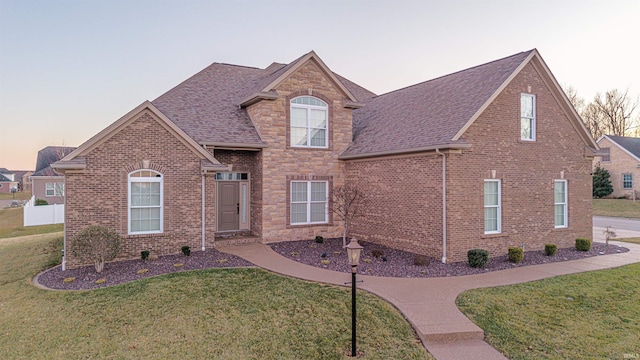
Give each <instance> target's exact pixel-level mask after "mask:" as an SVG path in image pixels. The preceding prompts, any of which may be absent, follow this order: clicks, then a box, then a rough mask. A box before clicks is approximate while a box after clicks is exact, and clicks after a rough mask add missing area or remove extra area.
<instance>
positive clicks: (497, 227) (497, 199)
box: [484, 180, 502, 234]
mask: <svg viewBox="0 0 640 360" xmlns="http://www.w3.org/2000/svg"><path fill="white" fill-rule="evenodd" d="M501 196H502V194H501V193H500V180H485V181H484V233H485V234H499V233H500V232H501V231H502V230H501V226H502V224H501V217H502V209H501V203H502V199H501Z"/></svg>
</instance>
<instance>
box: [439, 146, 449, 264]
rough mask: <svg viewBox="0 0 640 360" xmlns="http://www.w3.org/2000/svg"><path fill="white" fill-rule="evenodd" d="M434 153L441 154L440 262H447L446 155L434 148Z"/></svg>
mask: <svg viewBox="0 0 640 360" xmlns="http://www.w3.org/2000/svg"><path fill="white" fill-rule="evenodd" d="M436 154H438V155H442V263H443V264H446V263H447V156H446V155H445V154H444V153H442V152H440V149H438V148H436Z"/></svg>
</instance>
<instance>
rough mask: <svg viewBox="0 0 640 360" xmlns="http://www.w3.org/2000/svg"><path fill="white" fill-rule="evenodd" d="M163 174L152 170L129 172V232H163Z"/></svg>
mask: <svg viewBox="0 0 640 360" xmlns="http://www.w3.org/2000/svg"><path fill="white" fill-rule="evenodd" d="M162 188H163V182H162V175H161V174H159V173H157V172H155V171H152V170H139V171H136V172H133V173H131V174H129V234H153V233H160V232H162V226H163V223H162V215H163V200H162V197H163V196H162V191H163V189H162Z"/></svg>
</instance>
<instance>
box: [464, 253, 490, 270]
mask: <svg viewBox="0 0 640 360" xmlns="http://www.w3.org/2000/svg"><path fill="white" fill-rule="evenodd" d="M467 259H468V260H469V266H471V267H474V268H483V267H485V266H487V263H489V252H488V251H487V250H483V249H471V250H469V251H467Z"/></svg>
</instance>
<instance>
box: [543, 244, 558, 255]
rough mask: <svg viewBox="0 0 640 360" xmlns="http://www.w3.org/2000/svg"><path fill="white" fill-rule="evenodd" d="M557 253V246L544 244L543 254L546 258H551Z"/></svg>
mask: <svg viewBox="0 0 640 360" xmlns="http://www.w3.org/2000/svg"><path fill="white" fill-rule="evenodd" d="M556 252H558V246H557V245H556V244H545V245H544V253H545V254H547V256H553V255H555V254H556Z"/></svg>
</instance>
